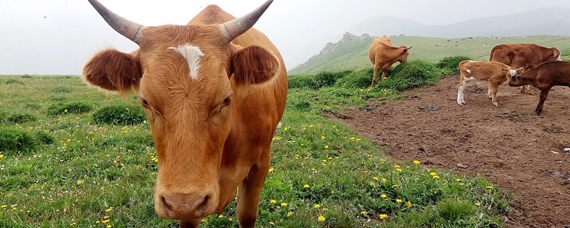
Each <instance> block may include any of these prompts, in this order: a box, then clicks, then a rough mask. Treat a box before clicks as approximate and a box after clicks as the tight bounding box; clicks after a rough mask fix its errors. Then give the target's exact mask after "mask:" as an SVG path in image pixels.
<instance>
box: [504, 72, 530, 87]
mask: <svg viewBox="0 0 570 228" xmlns="http://www.w3.org/2000/svg"><path fill="white" fill-rule="evenodd" d="M526 71H527V69H526V68H524V67H521V68H518V69H510V70H509V72H508V74H507V76H508V77H509V76H510V78H508V79H509V86H523V85H528V83H529V81H528V80H525V79H523V77H522V74H523V73H524V72H526Z"/></svg>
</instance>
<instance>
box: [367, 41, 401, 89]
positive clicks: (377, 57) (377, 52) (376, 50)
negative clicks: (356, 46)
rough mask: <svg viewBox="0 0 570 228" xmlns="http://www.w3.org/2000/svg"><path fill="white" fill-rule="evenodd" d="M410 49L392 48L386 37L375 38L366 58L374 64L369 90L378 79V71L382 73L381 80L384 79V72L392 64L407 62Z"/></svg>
mask: <svg viewBox="0 0 570 228" xmlns="http://www.w3.org/2000/svg"><path fill="white" fill-rule="evenodd" d="M411 48H412V47H409V48H408V47H406V46H400V47H394V46H392V41H391V40H390V38H388V37H387V36H386V35H384V36H382V37H376V38H374V40H373V41H372V45H370V48H369V49H368V57H369V58H370V62H372V64H374V74H373V76H372V84H370V88H372V87H374V83H375V82H376V79H377V77H378V71H380V70H381V71H382V80H384V79H385V78H386V71H388V69H390V67H392V64H394V63H396V62H400V63H405V62H408V55H410V52H409V51H408V50H409V49H411Z"/></svg>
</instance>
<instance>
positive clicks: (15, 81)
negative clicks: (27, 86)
mask: <svg viewBox="0 0 570 228" xmlns="http://www.w3.org/2000/svg"><path fill="white" fill-rule="evenodd" d="M6 84H20V85H23V84H24V83H23V82H22V81H20V80H18V79H14V78H10V79H8V80H7V81H6Z"/></svg>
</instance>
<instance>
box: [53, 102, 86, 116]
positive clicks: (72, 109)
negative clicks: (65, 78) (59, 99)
mask: <svg viewBox="0 0 570 228" xmlns="http://www.w3.org/2000/svg"><path fill="white" fill-rule="evenodd" d="M91 109H93V106H92V105H91V104H87V103H85V102H81V101H74V102H67V103H55V104H53V105H51V106H49V107H48V110H47V113H48V115H50V116H55V115H59V114H67V113H77V114H79V113H86V112H90V111H91Z"/></svg>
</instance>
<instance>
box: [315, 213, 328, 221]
mask: <svg viewBox="0 0 570 228" xmlns="http://www.w3.org/2000/svg"><path fill="white" fill-rule="evenodd" d="M326 220H327V219H326V218H325V216H322V215H320V216H319V218H317V221H319V222H324V221H326Z"/></svg>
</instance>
